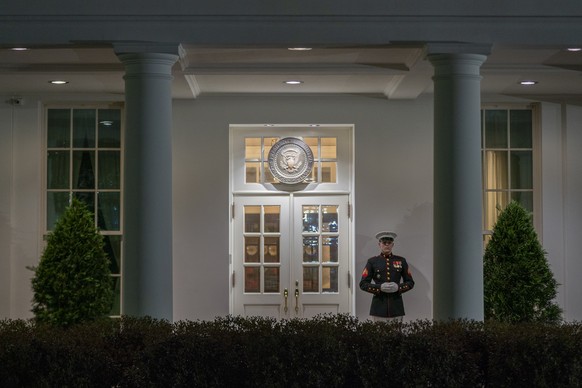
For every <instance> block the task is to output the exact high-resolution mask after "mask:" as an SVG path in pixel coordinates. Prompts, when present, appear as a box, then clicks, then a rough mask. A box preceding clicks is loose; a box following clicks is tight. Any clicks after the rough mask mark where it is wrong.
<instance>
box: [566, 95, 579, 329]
mask: <svg viewBox="0 0 582 388" xmlns="http://www.w3.org/2000/svg"><path fill="white" fill-rule="evenodd" d="M564 113H565V116H566V122H565V123H564V127H565V138H564V142H565V147H564V149H565V152H564V159H565V164H564V174H565V180H564V201H565V202H564V215H565V217H564V232H565V240H566V245H565V252H564V253H565V257H566V260H565V270H564V272H565V276H564V285H565V301H564V308H565V312H566V314H565V315H566V318H567V319H568V320H577V321H580V320H582V303H581V302H582V282H581V281H580V276H581V275H582V259H581V258H580V252H582V238H581V236H582V201H581V198H582V153H581V152H580V150H582V107H579V106H568V107H566V108H565V112H564Z"/></svg>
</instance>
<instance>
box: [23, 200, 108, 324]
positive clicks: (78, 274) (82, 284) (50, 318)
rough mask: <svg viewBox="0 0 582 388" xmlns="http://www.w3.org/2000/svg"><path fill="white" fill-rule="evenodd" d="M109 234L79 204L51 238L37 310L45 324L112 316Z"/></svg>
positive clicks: (38, 272) (37, 272)
mask: <svg viewBox="0 0 582 388" xmlns="http://www.w3.org/2000/svg"><path fill="white" fill-rule="evenodd" d="M103 245H104V244H103V236H101V235H100V234H99V232H98V231H97V229H96V227H95V221H94V219H93V214H92V213H91V212H90V211H89V210H88V209H87V208H86V206H85V205H84V204H83V203H82V202H80V201H79V200H77V199H75V198H73V200H72V202H71V205H70V206H69V207H68V208H67V209H66V211H65V213H64V214H63V216H62V217H61V218H59V220H58V221H57V223H56V225H55V228H54V231H53V232H52V233H50V234H49V236H48V240H47V245H46V248H45V249H44V252H43V254H42V257H41V259H40V262H39V264H38V267H33V268H31V269H32V270H33V271H34V277H33V279H32V289H33V291H34V299H33V308H32V311H33V313H34V315H35V318H36V319H37V320H38V321H39V322H41V323H50V324H55V325H59V326H70V325H73V324H76V323H80V322H84V321H90V320H95V319H98V318H102V317H104V316H106V314H107V313H108V312H109V311H110V310H111V306H112V303H113V289H112V279H111V272H110V270H109V262H108V259H107V254H106V253H105V250H104V247H103Z"/></svg>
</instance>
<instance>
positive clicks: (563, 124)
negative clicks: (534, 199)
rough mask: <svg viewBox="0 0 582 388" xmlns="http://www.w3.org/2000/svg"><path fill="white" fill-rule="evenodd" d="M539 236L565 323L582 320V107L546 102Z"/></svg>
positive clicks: (543, 125)
mask: <svg viewBox="0 0 582 388" xmlns="http://www.w3.org/2000/svg"><path fill="white" fill-rule="evenodd" d="M541 138H542V146H541V151H542V152H541V158H542V216H543V228H542V231H541V236H540V237H541V240H542V245H543V247H544V249H545V250H546V252H547V258H548V262H549V264H550V267H551V269H552V272H553V273H554V278H555V279H556V281H557V282H558V283H559V284H560V286H559V287H558V295H557V302H558V303H559V304H560V306H562V307H563V309H564V319H565V320H567V321H574V320H581V319H582V306H581V304H580V301H581V300H582V283H581V282H580V280H579V276H580V274H582V260H580V258H579V255H578V252H580V251H581V250H582V239H580V236H581V235H582V222H581V220H582V203H581V201H580V195H581V194H582V176H581V174H580V171H581V166H582V157H581V155H580V151H579V150H580V149H581V148H582V108H580V107H574V106H564V105H558V104H542V133H541Z"/></svg>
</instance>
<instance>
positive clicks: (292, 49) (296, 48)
mask: <svg viewBox="0 0 582 388" xmlns="http://www.w3.org/2000/svg"><path fill="white" fill-rule="evenodd" d="M287 50H289V51H309V50H311V47H289V48H288V49H287Z"/></svg>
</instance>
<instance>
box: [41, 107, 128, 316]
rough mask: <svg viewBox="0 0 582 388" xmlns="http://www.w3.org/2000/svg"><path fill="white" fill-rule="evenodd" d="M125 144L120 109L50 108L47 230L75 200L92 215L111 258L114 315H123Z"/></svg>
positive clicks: (111, 313) (47, 122)
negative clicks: (123, 180)
mask: <svg viewBox="0 0 582 388" xmlns="http://www.w3.org/2000/svg"><path fill="white" fill-rule="evenodd" d="M122 143H123V128H122V110H121V109H120V108H111V107H95V108H88V107H79V108H74V107H65V108H61V107H54V108H53V107H47V109H46V181H45V183H46V197H45V200H46V206H45V216H46V218H45V219H46V223H45V227H46V231H47V232H50V231H51V230H52V229H53V227H54V225H55V222H56V221H57V219H58V218H59V217H60V216H61V215H62V214H63V212H64V211H65V209H66V207H67V206H68V205H69V202H70V198H71V197H72V196H74V197H76V198H78V199H79V200H81V201H82V202H84V203H85V204H86V205H87V207H88V208H89V210H91V211H92V212H93V214H94V217H95V225H96V226H97V227H98V229H99V231H100V233H101V234H102V235H103V236H104V241H105V251H106V252H107V255H108V257H109V259H110V269H111V274H112V287H113V289H114V292H115V303H114V305H113V308H112V310H111V312H110V315H111V316H113V317H118V316H120V315H121V313H122V311H121V290H122V273H121V268H122V249H121V244H122V237H123V227H122V218H121V215H122V206H123V203H122V198H123V196H122V173H123V166H122V164H123V158H122Z"/></svg>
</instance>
